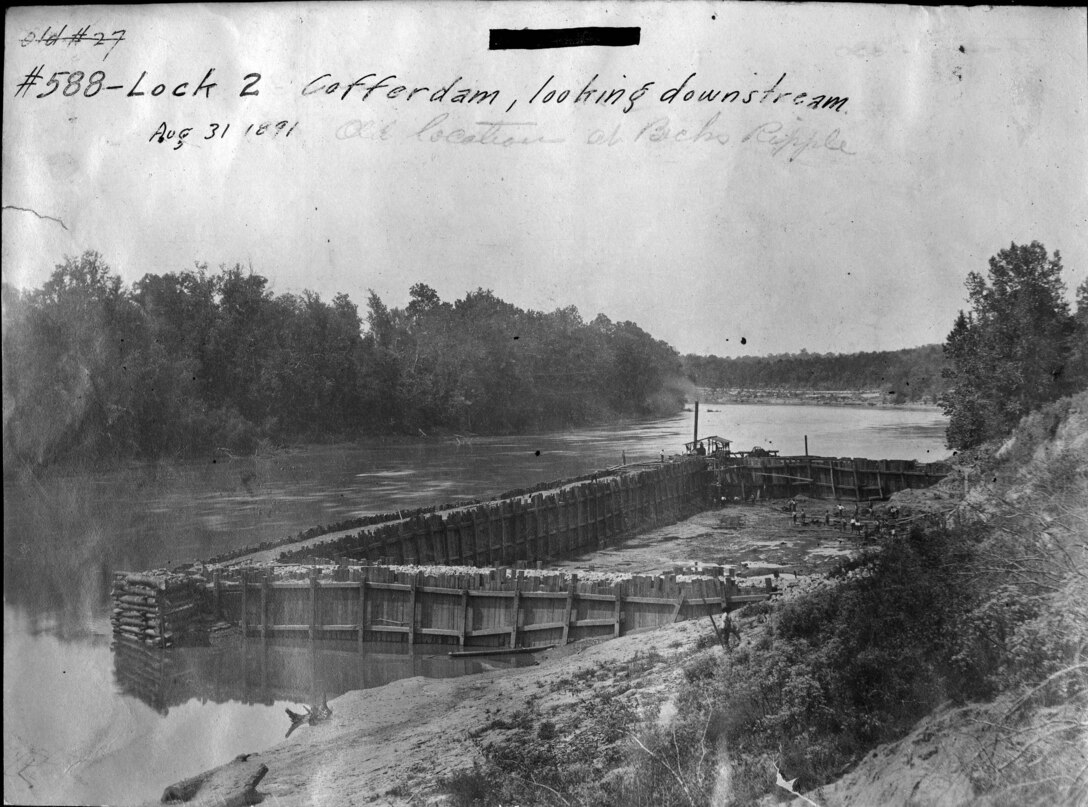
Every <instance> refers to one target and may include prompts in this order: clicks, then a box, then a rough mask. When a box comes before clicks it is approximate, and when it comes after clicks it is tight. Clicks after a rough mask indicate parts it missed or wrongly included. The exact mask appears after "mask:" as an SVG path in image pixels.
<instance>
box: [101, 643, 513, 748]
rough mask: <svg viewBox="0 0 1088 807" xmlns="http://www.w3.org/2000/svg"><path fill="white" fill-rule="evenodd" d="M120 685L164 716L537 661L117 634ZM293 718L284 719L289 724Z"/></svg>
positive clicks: (302, 700)
mask: <svg viewBox="0 0 1088 807" xmlns="http://www.w3.org/2000/svg"><path fill="white" fill-rule="evenodd" d="M112 650H113V664H114V677H115V680H116V682H117V686H118V687H119V689H120V691H121V692H122V693H123V694H125V695H129V696H132V697H135V698H139V699H140V700H141V701H143V702H144V703H146V704H147V705H148V706H150V707H151V708H152V709H154V710H155V711H156V712H158V713H159V714H161V715H163V716H167V715H169V714H170V710H171V708H175V707H177V706H181V705H183V704H186V703H188V702H189V701H192V700H196V701H199V702H200V703H208V702H212V703H227V702H231V701H234V702H238V703H243V704H265V705H268V706H271V705H273V704H275V703H277V702H279V701H287V702H291V703H296V704H311V703H317V702H319V701H320V700H321V698H322V696H327V697H328V698H335V697H336V696H338V695H342V694H343V693H345V692H351V691H353V690H358V689H369V688H372V687H379V686H384V685H385V684H388V683H391V682H393V681H397V680H400V679H401V678H411V677H413V676H423V677H425V678H452V677H456V676H460V675H469V674H472V673H477V672H483V671H484V670H489V669H505V668H510V667H517V666H525V665H528V664H533V663H534V662H533V661H532V659H531V657H529V656H510V657H496V658H494V659H490V660H486V661H485V660H482V659H453V658H450V657H449V656H448V655H447V650H448V648H445V647H443V646H440V645H435V646H434V652H433V653H427V652H426V651H424V652H422V653H421V652H419V650H418V649H417V652H416V653H413V654H409V653H408V652H407V650H403V651H402V652H397V651H396V645H388V644H379V645H367V646H364V648H363V651H362V652H360V651H359V647H358V645H357V644H356V643H355V642H345V641H313V642H311V641H309V640H278V639H277V640H272V639H253V638H249V639H244V640H243V639H242V638H241V637H240V636H239V637H237V639H236V640H233V641H229V642H227V643H225V644H223V645H221V646H219V647H181V648H172V649H169V650H160V649H156V648H152V647H150V646H148V645H146V644H143V643H141V642H137V641H133V640H130V639H123V638H119V639H117V640H115V641H114V643H113V647H112ZM287 726H288V723H287V721H286V719H285V721H284V729H285V730H286V728H287Z"/></svg>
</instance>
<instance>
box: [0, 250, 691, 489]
mask: <svg viewBox="0 0 1088 807" xmlns="http://www.w3.org/2000/svg"><path fill="white" fill-rule="evenodd" d="M3 304H4V334H3V360H4V373H3V391H4V461H5V468H8V467H9V463H11V462H12V461H14V462H15V463H16V464H18V465H30V466H33V467H38V466H41V465H45V464H49V463H52V462H56V461H58V460H78V459H94V460H98V459H103V458H107V457H160V456H182V455H186V454H192V453H195V452H205V451H210V450H218V449H225V450H229V451H234V452H248V451H252V450H253V449H254V448H255V447H256V446H257V445H258V444H259V443H260V441H262V440H267V441H271V442H272V443H282V442H289V441H316V440H325V439H340V438H351V437H356V436H362V435H366V434H412V435H418V434H419V433H420V432H424V433H429V432H430V431H431V430H445V431H447V432H474V433H483V432H513V431H528V430H533V429H543V428H550V427H558V426H570V425H579V424H587V423H594V422H600V421H602V420H605V419H609V418H616V417H637V416H649V415H664V414H668V413H672V412H675V411H678V410H679V409H680V407H681V406H682V403H683V399H684V393H683V388H684V387H685V386H686V385H687V382H686V381H685V380H684V379H683V378H682V375H681V367H680V357H679V355H678V354H677V352H676V351H675V350H673V349H672V348H671V347H670V346H669V345H667V344H665V343H664V342H662V341H659V340H656V339H654V338H653V337H651V336H650V335H649V334H647V333H646V332H645V331H643V330H642V329H641V328H639V327H638V326H637V325H635V324H634V323H632V322H612V321H611V320H609V319H608V317H606V316H604V315H603V314H602V315H599V316H598V317H597V318H596V319H594V320H593V321H592V322H585V321H584V320H583V319H582V318H581V316H580V315H579V314H578V311H577V310H576V309H575V308H573V307H571V308H564V309H560V310H557V311H553V312H551V313H541V312H537V311H524V310H522V309H520V308H517V307H515V306H513V305H511V304H509V303H506V302H504V301H502V300H500V299H499V298H497V297H495V295H494V294H492V293H491V292H490V291H486V290H482V289H480V290H477V291H474V292H471V293H468V294H466V295H465V297H464V298H463V299H460V300H457V301H455V302H452V303H449V302H443V301H442V300H440V299H439V296H438V294H437V293H436V292H435V291H434V290H433V289H431V288H430V287H428V286H426V285H423V284H417V285H415V286H413V287H412V288H411V301H410V302H409V303H408V305H407V306H406V307H405V308H404V309H398V308H390V307H388V306H386V305H385V304H384V303H383V302H382V300H381V299H380V298H379V297H378V296H377V295H376V294H374V293H371V294H370V296H369V299H368V300H367V303H366V314H365V324H364V317H363V316H361V315H360V312H359V310H358V307H357V305H356V304H355V303H354V302H352V301H351V300H350V299H349V298H348V297H347V296H346V295H344V294H338V295H336V296H335V297H334V298H333V299H332V300H331V301H330V302H326V301H324V300H322V299H321V298H320V297H319V296H318V295H316V294H313V293H310V292H304V293H303V294H301V295H293V294H279V295H276V294H273V293H272V292H271V291H270V290H269V288H268V280H267V278H264V277H262V276H261V275H259V274H255V273H254V272H252V271H246V270H244V269H242V268H241V267H239V266H234V267H233V268H222V269H220V270H219V271H218V272H215V271H209V270H208V267H207V266H197V267H196V268H195V269H194V270H190V271H182V272H177V273H166V274H162V275H156V274H148V275H145V276H144V277H143V278H142V279H140V280H139V281H137V282H136V283H134V284H133V285H132V286H131V287H127V286H126V285H125V284H124V283H123V282H122V281H121V279H120V278H119V277H117V276H116V275H115V274H114V273H113V272H112V271H111V270H110V268H109V266H108V265H107V264H106V263H105V262H104V261H103V259H102V257H101V256H100V255H98V254H97V253H94V252H87V253H85V254H83V255H82V256H80V257H78V258H68V259H67V260H66V261H65V263H64V264H62V265H59V266H57V267H56V270H55V271H54V273H53V274H52V276H51V277H50V279H49V280H48V281H47V282H46V283H45V284H44V285H43V286H42V288H40V289H35V290H32V291H29V292H20V291H17V290H15V289H13V288H11V287H9V286H6V285H5V286H4V288H3Z"/></svg>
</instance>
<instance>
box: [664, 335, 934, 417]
mask: <svg viewBox="0 0 1088 807" xmlns="http://www.w3.org/2000/svg"><path fill="white" fill-rule="evenodd" d="M683 362H684V369H685V371H686V373H687V375H688V377H689V378H690V379H691V380H692V381H693V382H694V383H695V385H696V386H699V387H710V388H712V389H762V390H767V389H781V390H858V391H872V390H880V391H881V392H883V393H884V394H886V395H887V396H888V398H889V399H890V400H891V401H892V402H893V403H907V402H923V403H937V400H938V398H939V397H940V396H941V395H942V394H943V393H944V391H945V389H946V388H947V381H946V380H945V379H944V378H943V376H942V370H943V368H944V355H943V352H942V349H941V346H940V345H923V346H922V347H915V348H906V349H904V350H884V351H874V352H868V353H824V354H821V353H809V352H808V351H806V350H802V351H801V352H800V353H783V354H778V355H771V356H741V357H738V358H722V357H721V356H696V355H691V354H689V355H686V356H684V359H683Z"/></svg>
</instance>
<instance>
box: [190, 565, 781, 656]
mask: <svg viewBox="0 0 1088 807" xmlns="http://www.w3.org/2000/svg"><path fill="white" fill-rule="evenodd" d="M332 577H333V579H329V578H328V577H326V578H325V579H322V575H321V574H320V572H319V571H318V570H316V569H315V570H311V571H310V572H309V574H308V576H307V578H306V579H296V580H282V579H276V578H275V576H274V573H273V571H272V570H263V571H260V572H257V573H254V572H249V571H242V572H241V573H240V576H239V578H238V579H237V580H223V579H222V578H221V577H220V578H217V579H216V581H215V582H214V583H213V587H212V608H213V610H214V611H215V612H216V613H217V614H219V615H220V616H221V618H223V619H225V620H226V621H228V622H231V623H235V624H238V625H239V626H241V629H242V632H243V634H244V635H247V636H262V637H270V636H303V637H306V636H308V637H310V638H327V639H352V638H353V639H355V640H356V641H358V642H359V643H360V644H363V643H366V642H374V641H393V642H398V643H403V644H407V645H408V646H409V647H412V646H414V645H417V644H454V645H458V646H459V647H505V648H519V647H542V646H548V645H556V644H566V643H568V642H573V641H576V640H579V639H590V638H599V637H609V636H621V635H627V634H630V633H635V632H639V631H642V630H651V629H653V628H657V627H661V626H662V625H666V624H670V623H672V622H678V621H681V620H685V619H692V618H699V617H705V616H706V615H707V614H721V613H722V612H724V611H728V610H731V609H734V608H737V607H740V606H742V605H744V604H746V603H749V602H757V601H760V600H764V599H766V598H767V597H768V596H770V593H771V582H770V578H767V579H766V581H765V582H764V581H761V585H757V586H743V587H742V586H740V585H738V584H737V582H736V581H735V580H734V579H732V578H730V577H721V576H718V577H693V578H691V579H684V578H683V577H682V576H681V577H680V578H678V577H677V576H676V575H658V576H656V577H655V576H634V577H626V578H623V579H615V580H613V579H609V580H585V579H580V578H579V576H578V575H577V574H571V575H567V574H562V573H551V574H538V573H531V572H528V571H526V570H514V569H493V570H490V571H481V572H475V573H441V572H438V573H426V572H423V571H416V572H413V571H402V570H396V569H390V568H388V567H383V566H375V567H362V568H357V569H345V568H343V567H340V568H338V569H335V570H333V572H332ZM345 577H347V578H349V579H343V578H345ZM336 578H340V579H336Z"/></svg>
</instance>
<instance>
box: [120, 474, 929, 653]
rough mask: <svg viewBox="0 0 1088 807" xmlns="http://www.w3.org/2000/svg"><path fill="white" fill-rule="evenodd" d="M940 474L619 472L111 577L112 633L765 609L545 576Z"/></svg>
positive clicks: (375, 630)
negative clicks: (738, 520) (768, 503)
mask: <svg viewBox="0 0 1088 807" xmlns="http://www.w3.org/2000/svg"><path fill="white" fill-rule="evenodd" d="M947 473H948V468H947V466H944V465H941V464H938V463H933V464H920V463H916V462H908V461H895V460H865V459H842V458H828V457H810V456H804V457H777V456H774V457H758V456H751V455H749V456H743V457H738V456H729V455H725V456H721V455H719V454H714V455H711V456H709V457H703V456H689V457H680V458H674V459H673V460H671V461H669V462H661V463H648V464H642V465H633V466H622V467H619V468H613V469H610V470H608V471H601V472H599V473H598V474H596V475H593V476H591V477H590V478H582V479H579V480H571V481H569V482H565V483H564V482H557V483H554V484H553V485H550V486H548V487H546V488H545V489H543V490H540V489H534V490H529V491H521V492H516V491H515V492H512V493H510V494H508V495H506V496H504V497H503V498H499V499H496V500H492V501H488V502H479V503H469V504H466V505H461V506H451V507H449V508H447V509H438V510H435V511H432V512H426V513H423V512H419V513H417V514H415V515H411V516H408V517H401V516H400V515H398V514H390V515H389V516H388V517H381V518H380V519H379V520H378V521H376V522H375V523H373V524H371V526H369V527H366V528H364V529H362V530H359V531H358V532H353V533H352V532H347V533H338V534H335V535H330V536H329V537H328V538H326V539H324V540H321V539H317V540H309V541H306V542H305V543H303V544H302V545H299V546H296V547H294V548H290V549H288V550H286V551H284V552H281V553H280V555H279V558H278V564H273V563H270V562H268V560H269V557H270V556H268V555H263V556H261V555H259V554H253V553H250V555H249V556H246V555H242V556H241V557H238V558H236V559H235V560H234V561H233V562H231V563H227V564H225V565H218V566H214V567H212V568H210V569H208V568H206V567H202V568H201V570H200V571H197V568H196V567H194V568H190V569H189V570H188V571H186V572H184V573H167V572H161V571H160V572H157V573H156V572H146V573H131V572H118V573H117V574H116V575H115V580H114V593H113V599H114V611H113V624H114V632H115V633H117V634H118V635H119V636H120V637H125V638H127V639H129V640H134V641H139V642H143V643H146V644H152V645H156V646H159V647H169V646H172V645H174V644H177V643H179V642H180V643H184V642H192V641H195V642H197V643H199V642H200V641H202V640H206V639H207V635H208V630H209V629H210V628H211V627H212V626H213V625H215V624H217V623H219V624H221V623H223V622H224V621H225V622H227V623H232V624H234V625H236V626H238V627H240V628H241V632H242V634H243V635H244V636H254V635H256V636H263V637H269V636H295V637H298V636H302V637H309V638H311V639H319V638H324V639H351V640H354V641H357V642H358V643H359V644H360V645H362V644H364V643H369V642H373V641H387V642H389V641H392V642H398V643H404V644H407V645H408V646H409V648H411V647H414V646H415V645H417V644H435V643H438V644H452V645H457V646H459V647H505V648H510V649H516V648H522V647H541V646H546V645H551V644H564V643H566V642H569V641H575V640H577V639H583V638H593V637H600V636H619V635H622V634H626V633H631V632H635V631H640V630H648V629H652V628H655V627H658V626H661V625H664V624H667V623H669V622H674V621H677V620H681V619H690V618H696V617H701V616H705V615H707V614H713V613H721V612H723V611H728V610H730V609H731V608H734V607H737V606H739V605H741V604H743V603H745V602H752V601H756V600H760V599H765V598H766V597H768V596H769V593H770V592H769V584H770V581H769V580H768V581H766V587H764V588H749V589H743V588H741V587H739V586H738V585H737V583H736V581H735V580H733V579H732V578H729V577H722V576H721V575H720V569H719V575H718V576H704V577H695V578H685V577H683V576H680V577H677V576H676V575H658V576H656V577H626V578H622V579H620V578H610V579H608V580H607V581H604V582H602V581H601V580H600V579H590V577H589V576H588V575H587V576H584V577H583V578H582V579H580V578H579V577H578V575H569V576H568V575H563V574H558V573H542V572H541V571H539V570H540V569H541V567H543V566H544V565H545V564H547V563H548V562H549V561H553V560H559V559H567V558H572V557H576V556H577V555H579V554H582V553H585V552H589V551H592V550H595V549H599V548H602V547H604V546H608V545H614V544H616V543H618V542H619V541H620V540H622V539H624V538H626V537H629V536H631V535H633V534H635V533H637V532H639V531H640V530H644V529H649V528H653V527H657V526H664V525H667V524H672V523H675V522H677V521H680V520H682V519H684V518H687V517H688V516H690V515H693V514H695V513H697V512H700V511H702V510H705V509H706V508H707V507H711V506H718V505H721V504H722V503H723V500H724V501H726V502H728V501H732V500H734V499H740V500H752V499H771V498H788V497H793V496H797V495H799V494H806V495H808V496H811V497H814V498H835V499H849V500H855V501H867V500H874V499H883V498H886V497H887V496H888V495H890V494H891V493H894V492H896V491H898V490H903V489H906V488H917V487H926V486H929V485H932V484H934V483H935V482H936V481H938V480H940V479H941V478H943V477H944V476H946V475H947ZM258 560H260V562H258ZM533 565H535V566H536V567H537V569H532V568H531V566H533ZM391 567H400V568H391ZM404 567H409V568H404ZM435 567H439V568H437V569H436V568H435ZM441 567H455V568H446V569H442V568H441Z"/></svg>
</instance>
